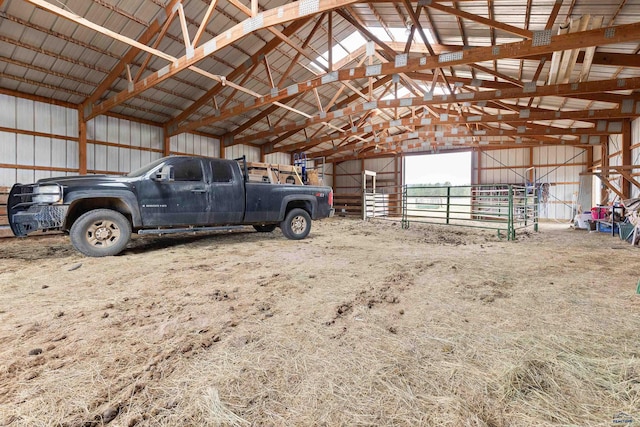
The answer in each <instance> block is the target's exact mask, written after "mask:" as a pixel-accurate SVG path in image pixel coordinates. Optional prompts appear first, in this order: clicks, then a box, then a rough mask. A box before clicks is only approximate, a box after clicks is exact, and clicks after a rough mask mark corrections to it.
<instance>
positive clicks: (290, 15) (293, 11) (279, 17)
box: [27, 0, 357, 118]
mask: <svg viewBox="0 0 640 427" xmlns="http://www.w3.org/2000/svg"><path fill="white" fill-rule="evenodd" d="M27 1H29V2H32V3H34V4H37V5H38V6H39V7H43V8H45V9H47V10H50V11H52V12H54V13H56V14H59V15H61V16H64V17H65V18H68V19H71V20H73V21H75V22H78V23H83V24H87V25H90V28H91V27H93V28H95V29H96V30H97V31H102V30H99V29H97V26H96V25H95V24H93V23H91V22H89V21H87V20H86V19H84V18H81V17H78V16H76V15H73V14H70V13H68V12H66V11H65V10H63V9H61V8H58V7H55V6H52V5H51V4H50V3H47V2H46V1H44V0H27ZM356 2H357V0H341V1H338V0H318V4H317V8H314V9H313V12H311V11H309V12H307V11H306V10H302V11H301V8H300V3H299V2H293V3H288V4H286V5H284V6H280V7H277V8H275V9H272V10H268V11H265V12H262V19H261V20H260V22H257V21H255V20H254V21H251V23H250V24H249V25H250V29H251V31H249V32H254V31H257V30H258V29H261V28H268V27H272V26H274V25H277V24H283V23H285V22H288V21H291V20H295V19H297V18H304V17H305V16H307V15H309V14H311V13H319V12H324V11H328V10H332V9H336V8H338V7H340V6H344V5H346V4H351V3H356ZM248 19H254V18H248ZM245 28H247V27H245V26H244V25H243V23H239V24H237V25H235V26H233V27H232V28H230V29H228V30H227V31H225V32H224V33H223V34H221V35H219V36H217V37H214V38H213V39H211V40H209V41H207V42H206V43H204V44H202V45H201V46H199V47H197V48H195V49H194V52H193V54H192V55H184V56H182V57H180V58H173V57H171V56H170V55H166V54H164V53H162V52H158V51H156V50H155V49H151V48H149V47H147V46H144V45H143V44H142V43H138V42H136V41H131V40H129V42H130V43H131V44H132V45H133V46H136V47H139V48H140V49H142V50H146V51H149V52H152V53H154V54H158V56H161V57H165V58H167V59H168V60H169V62H170V63H169V65H167V66H166V67H164V68H163V69H161V70H159V71H158V72H156V73H153V74H151V75H149V76H147V78H146V79H144V81H141V82H137V83H135V84H134V85H133V88H131V90H125V91H122V92H120V93H118V94H116V95H114V96H113V97H111V98H109V99H107V100H105V101H103V102H102V103H100V104H98V105H97V106H95V107H94V108H93V109H92V111H91V113H89V114H88V115H87V117H86V118H91V117H95V116H97V115H100V114H103V113H105V112H106V111H109V110H110V109H111V108H113V107H115V106H117V105H119V104H121V103H122V102H124V101H126V100H128V99H131V98H133V97H135V96H137V95H138V94H140V93H142V92H144V91H145V90H147V89H149V88H151V87H153V86H155V85H157V84H158V83H160V82H162V81H165V80H167V79H169V78H171V77H173V76H174V75H176V74H178V73H179V72H181V71H184V70H186V69H189V68H191V67H193V66H194V65H195V64H196V63H198V62H199V61H201V60H202V59H204V58H205V57H207V56H209V55H211V54H212V53H214V52H216V51H218V50H220V49H222V48H223V47H225V46H228V45H230V44H231V43H233V42H235V41H237V40H239V39H240V38H242V37H244V36H245V35H246V34H247V32H246V30H245ZM107 33H108V34H109V35H110V36H113V37H114V38H115V39H116V40H120V41H124V39H125V38H124V37H122V36H120V35H118V34H115V33H113V32H109V31H107ZM210 77H215V76H213V75H210ZM220 80H223V79H222V78H220ZM227 84H228V83H227Z"/></svg>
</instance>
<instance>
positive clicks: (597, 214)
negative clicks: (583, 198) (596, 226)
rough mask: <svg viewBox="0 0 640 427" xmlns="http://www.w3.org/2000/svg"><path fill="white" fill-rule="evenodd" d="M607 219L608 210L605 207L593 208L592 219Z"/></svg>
mask: <svg viewBox="0 0 640 427" xmlns="http://www.w3.org/2000/svg"><path fill="white" fill-rule="evenodd" d="M606 217H607V208H606V207H604V206H596V207H594V208H591V218H593V219H604V218H606Z"/></svg>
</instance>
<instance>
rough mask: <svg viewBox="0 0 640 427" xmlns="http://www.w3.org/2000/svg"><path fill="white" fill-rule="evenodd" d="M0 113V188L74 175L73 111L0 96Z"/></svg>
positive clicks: (75, 126)
mask: <svg viewBox="0 0 640 427" xmlns="http://www.w3.org/2000/svg"><path fill="white" fill-rule="evenodd" d="M0 111H1V112H2V113H1V114H0V127H1V128H2V129H0V186H10V185H13V184H14V183H16V182H33V181H35V180H37V179H40V178H46V177H50V176H52V174H53V175H66V174H74V173H77V171H78V142H77V141H78V138H77V136H78V112H77V110H74V109H69V108H65V107H61V106H58V105H53V104H47V103H42V102H37V101H32V100H28V99H23V98H16V97H13V96H8V95H0ZM52 169H53V170H54V171H53V172H52Z"/></svg>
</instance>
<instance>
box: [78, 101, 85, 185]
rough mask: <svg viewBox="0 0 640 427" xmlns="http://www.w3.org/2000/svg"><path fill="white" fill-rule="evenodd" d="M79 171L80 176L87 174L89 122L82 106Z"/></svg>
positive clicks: (79, 126)
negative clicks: (85, 118) (85, 117)
mask: <svg viewBox="0 0 640 427" xmlns="http://www.w3.org/2000/svg"><path fill="white" fill-rule="evenodd" d="M78 171H79V172H80V175H84V174H86V173H87V122H86V121H85V120H84V110H83V108H82V105H80V106H79V107H78Z"/></svg>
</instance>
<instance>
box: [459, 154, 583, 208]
mask: <svg viewBox="0 0 640 427" xmlns="http://www.w3.org/2000/svg"><path fill="white" fill-rule="evenodd" d="M478 156H480V158H478ZM472 157H473V160H472V164H473V165H474V166H473V167H474V171H473V173H472V176H474V177H477V176H478V175H479V177H480V182H479V184H519V185H523V184H524V183H525V181H526V179H527V178H528V175H527V172H526V169H527V168H529V167H531V166H533V167H535V176H536V181H537V182H538V183H539V184H547V185H545V186H544V192H543V196H544V200H541V209H540V216H541V217H542V218H551V219H571V218H572V208H573V203H574V200H575V198H576V197H577V194H578V190H579V184H580V182H579V181H580V178H579V176H580V173H581V172H584V171H585V170H586V168H587V164H586V162H587V152H586V150H585V149H583V148H580V147H571V146H541V147H534V148H512V149H505V150H483V151H481V152H474V153H473V156H472ZM478 164H479V165H480V170H479V174H478V170H477V167H478ZM474 179H475V178H474Z"/></svg>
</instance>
